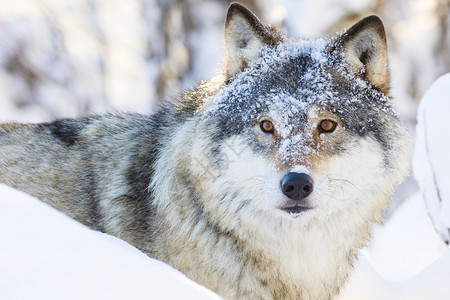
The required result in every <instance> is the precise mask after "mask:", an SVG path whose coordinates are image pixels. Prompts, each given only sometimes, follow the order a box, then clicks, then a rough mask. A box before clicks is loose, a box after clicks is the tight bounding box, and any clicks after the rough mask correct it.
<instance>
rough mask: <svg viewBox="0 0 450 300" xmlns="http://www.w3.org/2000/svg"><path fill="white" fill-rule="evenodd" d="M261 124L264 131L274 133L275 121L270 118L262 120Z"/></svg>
mask: <svg viewBox="0 0 450 300" xmlns="http://www.w3.org/2000/svg"><path fill="white" fill-rule="evenodd" d="M259 126H260V127H261V130H262V131H264V132H265V133H273V131H274V126H273V123H272V122H271V121H269V120H263V121H261V123H260V124H259Z"/></svg>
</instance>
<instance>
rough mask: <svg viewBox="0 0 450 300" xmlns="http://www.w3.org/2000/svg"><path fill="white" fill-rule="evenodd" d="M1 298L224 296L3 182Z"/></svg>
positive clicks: (0, 204)
mask: <svg viewBox="0 0 450 300" xmlns="http://www.w3.org/2000/svg"><path fill="white" fill-rule="evenodd" d="M0 299H4V300H6V299H8V300H9V299H192V300H197V299H205V300H206V299H221V298H220V297H218V296H217V295H215V294H214V293H213V292H211V291H209V290H207V289H206V288H204V287H202V286H200V285H198V284H196V283H194V282H192V281H191V280H189V279H188V278H186V277H185V276H184V275H183V274H181V273H180V272H178V271H176V270H174V269H173V268H171V267H170V266H168V265H166V264H164V263H162V262H159V261H157V260H154V259H151V258H149V257H148V256H146V255H145V254H143V253H142V252H140V251H139V250H137V249H136V248H134V247H133V246H131V245H129V244H127V243H126V242H124V241H122V240H120V239H117V238H115V237H112V236H110V235H107V234H103V233H100V232H96V231H92V230H90V229H89V228H87V227H85V226H84V225H82V224H80V223H78V222H76V221H74V220H72V219H70V218H69V217H67V216H65V215H64V214H62V213H60V212H59V211H57V210H55V209H53V208H52V207H50V206H48V205H46V204H44V203H43V202H41V201H39V200H37V199H35V198H33V197H31V196H29V195H27V194H24V193H22V192H20V191H17V190H14V189H13V188H11V187H8V186H5V185H3V184H0Z"/></svg>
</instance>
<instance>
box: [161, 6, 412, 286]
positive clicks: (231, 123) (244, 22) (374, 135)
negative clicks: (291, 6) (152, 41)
mask: <svg viewBox="0 0 450 300" xmlns="http://www.w3.org/2000/svg"><path fill="white" fill-rule="evenodd" d="M225 48H226V62H225V64H224V69H223V74H222V75H223V76H222V78H223V81H222V82H221V83H220V84H218V85H217V87H216V89H215V90H214V92H212V93H210V92H207V91H205V90H207V89H199V90H196V91H194V92H192V94H195V95H198V94H201V95H207V96H204V97H203V98H201V101H197V102H198V104H197V106H195V109H194V112H193V113H192V115H191V116H190V117H189V118H187V121H186V122H184V123H183V124H182V125H180V128H181V130H179V131H178V132H177V134H176V135H175V136H174V138H173V140H172V142H171V144H170V148H171V149H178V150H173V151H175V152H176V154H175V155H172V154H171V155H170V157H178V158H179V159H178V160H175V161H174V162H171V166H172V168H173V169H174V170H177V172H178V178H183V181H184V186H188V187H189V188H190V192H189V193H190V194H191V197H190V198H191V199H195V202H196V204H195V205H197V204H198V205H200V207H201V210H200V211H199V212H197V213H198V214H202V215H204V216H205V218H207V219H208V222H209V224H211V225H213V226H215V227H216V228H219V230H221V231H223V232H227V233H231V234H232V235H233V236H236V237H237V239H241V240H245V241H246V242H247V244H248V245H250V246H249V247H254V248H255V249H258V251H269V252H270V251H272V253H278V254H279V255H280V256H281V257H284V258H283V259H286V260H291V259H292V257H295V256H297V255H300V252H301V253H302V255H304V257H303V258H304V260H310V261H313V262H314V264H315V265H314V267H313V269H314V270H313V269H311V270H309V271H308V272H307V273H308V274H309V276H310V279H311V280H313V279H314V278H315V277H314V274H313V273H314V272H315V270H321V266H322V265H323V266H324V269H328V268H330V267H331V268H339V264H340V263H338V262H337V261H339V260H338V259H334V260H328V259H327V257H328V256H330V253H333V255H337V256H340V258H342V260H345V261H351V259H352V258H353V256H354V255H355V252H356V250H355V248H357V247H359V246H362V245H364V243H365V241H366V240H367V238H368V237H369V235H370V227H371V226H370V225H371V224H372V223H376V222H380V221H381V218H382V216H383V213H384V211H385V209H386V206H387V202H388V199H389V198H390V196H391V194H392V191H393V186H394V184H396V183H398V182H399V181H401V180H402V179H403V177H404V176H405V175H406V173H407V168H408V167H407V165H408V157H409V137H408V133H407V131H406V130H405V128H404V126H403V125H402V123H401V122H400V121H399V120H398V118H397V116H396V115H395V113H394V112H393V110H392V107H391V100H390V99H389V98H388V93H389V72H388V63H387V56H386V38H385V33H384V28H383V25H382V22H381V21H380V19H379V18H378V17H376V16H370V17H367V18H365V19H363V20H362V21H360V22H359V23H357V24H356V25H354V26H353V27H351V28H350V29H349V30H347V31H345V32H343V33H340V34H338V35H337V36H336V37H333V38H330V39H319V40H295V39H292V38H288V37H285V36H283V35H282V34H281V33H280V32H279V31H277V30H275V29H273V28H270V27H268V26H265V25H263V24H262V23H261V22H260V21H259V20H258V18H257V17H256V16H255V15H253V14H252V13H251V12H250V11H248V10H247V9H246V8H244V7H243V6H241V5H239V4H233V5H231V6H230V8H229V11H228V15H227V20H226V28H225ZM208 91H209V90H208ZM192 94H191V95H190V97H191V99H192V98H195V97H194V96H192ZM168 159H169V155H168V158H167V159H166V160H164V161H165V162H167V161H168ZM167 189H169V188H167ZM186 193H188V192H187V191H186ZM182 198H185V197H177V199H182ZM186 198H187V197H186ZM177 205H178V207H177V208H176V209H177V210H179V211H180V212H181V211H184V210H186V209H188V207H189V205H187V204H186V205H180V203H179V202H178V203H177ZM190 205H191V206H193V205H194V204H192V203H191V204H190ZM268 249H269V250H268ZM289 249H292V253H291V254H292V256H289V255H286V254H287V252H286V251H288V252H289ZM298 249H303V250H304V251H303V250H301V251H300V250H298ZM307 249H309V250H307ZM296 251H297V252H296ZM302 251H303V252H302ZM334 253H335V254H334ZM333 255H332V256H333ZM286 257H288V258H286ZM304 260H302V261H303V262H304ZM325 264H328V265H327V267H325ZM285 265H286V266H287V265H293V266H295V267H292V268H293V269H295V270H296V271H292V272H294V273H295V272H302V270H303V271H305V270H304V269H305V268H307V267H311V265H308V264H296V263H295V262H294V261H292V260H291V261H285ZM317 272H319V271H317ZM330 276H331V275H330ZM317 278H319V277H317ZM322 279H323V278H322Z"/></svg>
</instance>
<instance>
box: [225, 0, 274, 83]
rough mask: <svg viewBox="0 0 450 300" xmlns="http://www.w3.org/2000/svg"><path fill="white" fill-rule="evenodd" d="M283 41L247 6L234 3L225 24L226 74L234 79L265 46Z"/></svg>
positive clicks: (229, 9)
mask: <svg viewBox="0 0 450 300" xmlns="http://www.w3.org/2000/svg"><path fill="white" fill-rule="evenodd" d="M280 40H281V34H280V33H279V32H278V31H277V30H275V29H273V28H271V27H267V26H265V25H263V24H262V23H261V21H260V20H259V19H258V18H257V17H256V16H255V15H254V14H253V13H252V12H251V11H250V10H249V9H247V8H246V7H245V6H243V5H241V4H239V3H232V4H231V5H230V7H229V8H228V13H227V19H226V22H225V49H226V62H225V72H226V77H227V79H229V78H231V77H233V76H234V75H236V74H237V73H238V72H240V71H241V70H242V69H244V68H246V67H247V66H248V64H249V63H250V62H251V61H253V60H254V59H255V58H257V57H258V55H259V54H260V52H261V48H262V46H263V45H265V44H267V45H273V44H276V43H277V42H279V41H280Z"/></svg>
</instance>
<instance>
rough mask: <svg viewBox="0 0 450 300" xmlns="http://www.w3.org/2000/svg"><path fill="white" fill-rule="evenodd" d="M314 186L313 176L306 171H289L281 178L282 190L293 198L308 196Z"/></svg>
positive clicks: (298, 198)
mask: <svg viewBox="0 0 450 300" xmlns="http://www.w3.org/2000/svg"><path fill="white" fill-rule="evenodd" d="M313 188H314V184H313V181H312V178H311V177H310V176H309V175H308V174H305V173H296V172H289V173H287V174H286V175H284V177H283V179H282V180H281V191H282V192H283V194H285V195H286V196H287V197H288V198H289V199H292V200H301V199H304V198H306V197H308V196H309V195H310V194H311V193H312V191H313Z"/></svg>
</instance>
